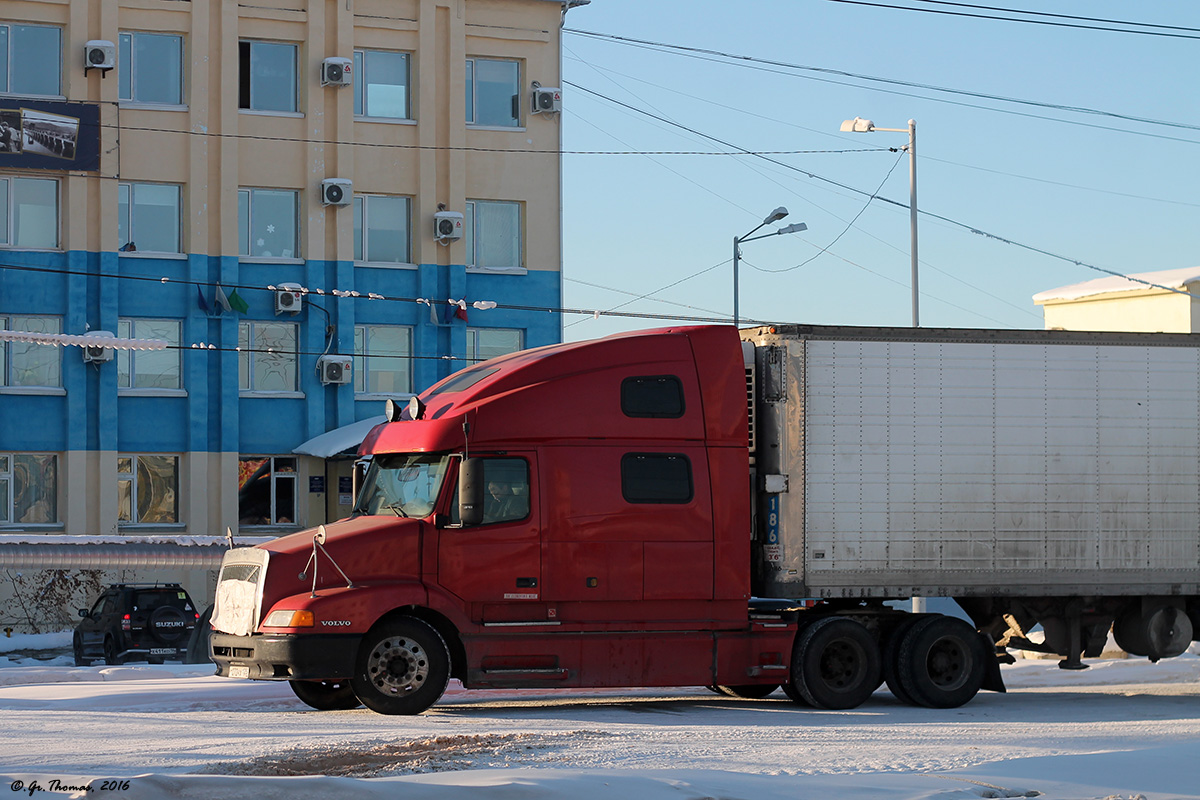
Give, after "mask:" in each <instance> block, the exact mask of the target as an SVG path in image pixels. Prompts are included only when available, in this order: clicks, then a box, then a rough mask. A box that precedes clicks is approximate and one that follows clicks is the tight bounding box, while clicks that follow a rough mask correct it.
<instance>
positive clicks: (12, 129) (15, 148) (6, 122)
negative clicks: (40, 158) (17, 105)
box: [0, 109, 21, 153]
mask: <svg viewBox="0 0 1200 800" xmlns="http://www.w3.org/2000/svg"><path fill="white" fill-rule="evenodd" d="M20 152H21V112H20V111H19V110H16V109H0V153H20Z"/></svg>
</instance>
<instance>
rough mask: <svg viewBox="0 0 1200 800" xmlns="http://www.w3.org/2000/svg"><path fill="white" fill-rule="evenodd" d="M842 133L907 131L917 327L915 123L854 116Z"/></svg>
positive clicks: (916, 323)
mask: <svg viewBox="0 0 1200 800" xmlns="http://www.w3.org/2000/svg"><path fill="white" fill-rule="evenodd" d="M842 131H843V132H844V133H871V132H872V131H890V132H894V133H904V132H905V131H908V144H907V145H905V147H904V149H905V150H907V151H908V227H909V235H910V236H911V238H912V245H911V247H910V249H911V250H912V256H911V257H912V326H913V327H914V328H916V327H919V326H920V324H921V322H920V317H919V315H918V313H917V309H918V302H917V123H916V120H911V119H910V120H909V121H908V127H907V128H877V127H875V123H874V122H871V120H869V119H863V118H862V117H855V118H854V119H848V120H846V121H845V122H843V123H842Z"/></svg>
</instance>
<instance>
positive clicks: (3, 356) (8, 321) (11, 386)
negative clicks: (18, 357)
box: [0, 314, 65, 394]
mask: <svg viewBox="0 0 1200 800" xmlns="http://www.w3.org/2000/svg"><path fill="white" fill-rule="evenodd" d="M14 318H16V319H45V320H55V321H56V322H57V323H58V329H57V330H55V331H45V332H46V333H62V328H63V318H62V317H60V316H56V315H54V314H0V330H17V328H16V327H15V326H14V325H13V324H12V320H13V319H14ZM25 344H27V343H26V342H9V341H4V342H0V391H3V392H5V393H8V394H15V393H22V392H29V393H33V394H45V393H51V394H65V391H64V390H63V361H62V354H63V348H60V347H52V346H50V345H30V346H32V347H45V348H47V351H46V352H50V353H53V354H54V355H55V356H56V357H57V358H58V364H57V367H56V368H55V371H56V373H57V375H58V383H55V384H42V383H13V382H12V378H11V376H12V363H13V358H12V347H13V345H25Z"/></svg>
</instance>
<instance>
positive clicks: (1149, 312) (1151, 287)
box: [1033, 267, 1200, 333]
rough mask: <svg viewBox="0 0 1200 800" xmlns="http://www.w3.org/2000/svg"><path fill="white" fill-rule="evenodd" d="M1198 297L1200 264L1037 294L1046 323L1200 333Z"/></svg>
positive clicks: (1035, 299) (1053, 326)
mask: <svg viewBox="0 0 1200 800" xmlns="http://www.w3.org/2000/svg"><path fill="white" fill-rule="evenodd" d="M1198 299H1200V267H1185V268H1183V269H1168V270H1160V271H1158V272H1140V273H1136V274H1133V275H1129V276H1120V275H1113V276H1109V277H1105V278H1096V279H1095V280H1090V281H1084V282H1083V283H1073V284H1071V285H1070V286H1060V287H1059V288H1057V289H1050V290H1048V291H1045V292H1038V293H1037V294H1035V295H1034V296H1033V302H1034V303H1036V304H1037V305H1039V306H1041V307H1042V310H1043V313H1044V314H1045V318H1046V327H1047V328H1051V329H1060V330H1092V331H1142V332H1149V333H1153V332H1156V331H1157V332H1162V333H1194V332H1200V302H1197V300H1198Z"/></svg>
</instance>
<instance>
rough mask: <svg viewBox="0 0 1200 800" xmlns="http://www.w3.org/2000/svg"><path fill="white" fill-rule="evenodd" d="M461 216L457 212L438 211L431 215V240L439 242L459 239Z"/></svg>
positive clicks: (461, 228)
mask: <svg viewBox="0 0 1200 800" xmlns="http://www.w3.org/2000/svg"><path fill="white" fill-rule="evenodd" d="M462 235H463V215H462V214H460V213H459V212H457V211H439V212H437V213H436V214H434V215H433V238H435V239H437V240H438V241H439V242H450V241H453V240H455V239H461V238H462Z"/></svg>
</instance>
